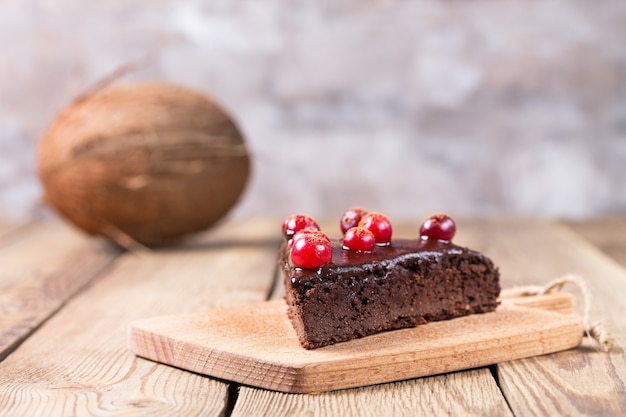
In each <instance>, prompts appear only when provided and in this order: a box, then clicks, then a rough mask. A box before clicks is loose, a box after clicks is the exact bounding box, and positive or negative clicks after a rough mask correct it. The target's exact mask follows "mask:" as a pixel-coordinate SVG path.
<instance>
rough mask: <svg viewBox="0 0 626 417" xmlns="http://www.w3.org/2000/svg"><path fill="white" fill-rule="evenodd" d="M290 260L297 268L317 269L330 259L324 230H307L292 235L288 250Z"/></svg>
mask: <svg viewBox="0 0 626 417" xmlns="http://www.w3.org/2000/svg"><path fill="white" fill-rule="evenodd" d="M290 257H291V262H292V263H293V265H294V266H295V267H297V268H304V269H317V268H320V267H322V266H324V265H326V264H328V263H330V261H331V260H332V257H333V250H332V247H331V245H330V239H329V238H328V236H326V234H325V233H324V232H321V231H319V230H309V231H307V232H300V233H298V234H297V235H296V236H294V239H293V243H292V245H291V250H290Z"/></svg>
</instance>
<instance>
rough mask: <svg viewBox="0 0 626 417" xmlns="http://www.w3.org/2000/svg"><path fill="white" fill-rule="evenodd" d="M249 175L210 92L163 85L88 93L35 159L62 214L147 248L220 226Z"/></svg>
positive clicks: (229, 123)
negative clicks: (132, 240) (204, 92)
mask: <svg viewBox="0 0 626 417" xmlns="http://www.w3.org/2000/svg"><path fill="white" fill-rule="evenodd" d="M249 171H250V160H249V155H248V152H247V148H246V145H245V142H244V139H243V136H242V134H241V132H240V130H239V129H238V127H237V126H236V124H235V123H234V121H233V120H232V119H231V118H230V117H229V115H228V114H227V113H226V112H225V111H224V110H223V109H221V108H220V106H219V105H218V104H217V103H215V102H214V101H213V100H211V99H210V98H208V97H207V96H205V95H203V94H200V93H198V92H194V91H192V90H189V89H186V88H182V87H178V86H172V85H168V84H163V83H150V84H138V85H127V86H118V87H114V88H109V89H104V90H100V91H96V92H94V93H92V94H90V95H88V96H84V97H81V99H80V100H77V101H76V102H74V103H73V104H72V105H70V106H69V107H68V108H66V109H65V110H63V111H62V112H61V113H60V114H59V116H58V117H57V118H56V120H55V121H54V122H53V124H52V126H51V127H50V129H49V130H48V131H47V133H46V134H45V135H44V137H43V138H42V140H41V142H40V146H39V153H38V173H39V177H40V179H41V182H42V185H43V188H44V191H45V199H46V201H47V202H48V203H49V204H50V205H51V206H52V207H54V208H55V209H56V210H57V211H58V212H59V213H60V214H61V215H62V216H64V217H65V218H67V219H68V220H70V221H71V222H72V223H74V224H75V225H76V226H78V227H79V228H81V229H82V230H84V231H85V232H87V233H90V234H96V235H103V236H106V237H108V238H110V239H112V240H115V241H119V240H120V237H123V238H124V239H128V238H130V239H134V240H135V241H136V242H139V243H141V244H143V245H147V246H154V245H160V244H164V243H169V242H171V241H172V240H174V239H177V238H179V237H181V236H184V235H187V234H189V233H194V232H198V231H200V230H203V229H206V228H208V227H210V226H211V225H213V224H214V223H216V222H217V221H219V220H220V219H221V218H223V217H224V216H225V215H226V214H227V213H228V211H229V210H230V209H231V208H232V207H233V206H234V205H235V204H236V202H237V201H238V199H239V198H240V196H241V194H242V192H243V190H244V187H245V184H246V182H247V179H248V176H249ZM118 243H119V242H118Z"/></svg>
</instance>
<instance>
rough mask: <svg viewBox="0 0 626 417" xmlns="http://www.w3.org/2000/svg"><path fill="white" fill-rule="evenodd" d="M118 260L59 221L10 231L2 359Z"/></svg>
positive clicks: (1, 285) (0, 295)
mask: <svg viewBox="0 0 626 417" xmlns="http://www.w3.org/2000/svg"><path fill="white" fill-rule="evenodd" d="M118 255H119V252H118V251H116V250H113V249H112V248H110V247H107V246H105V245H103V244H102V242H100V241H96V240H93V239H90V238H88V237H85V236H84V235H82V234H80V233H78V232H76V231H74V230H72V229H70V228H69V227H67V226H65V225H62V224H60V223H56V222H55V223H35V224H32V225H28V226H24V227H19V228H17V229H11V230H10V231H9V230H8V229H5V233H3V234H2V235H1V240H0V360H2V359H4V357H6V356H7V355H8V354H9V353H10V352H11V351H12V350H13V349H14V348H15V347H16V346H17V345H18V344H19V343H20V342H21V341H22V340H23V339H24V338H26V337H27V336H28V335H29V334H30V333H31V332H32V331H33V329H35V328H36V327H37V326H39V325H40V324H41V323H43V322H44V321H45V320H46V319H48V318H49V317H50V316H51V315H52V314H54V313H55V312H56V311H57V310H58V309H59V308H60V307H61V306H62V305H63V303H64V302H66V301H67V300H68V299H69V298H70V297H72V296H73V295H74V294H75V293H76V292H77V291H78V290H80V289H81V288H82V287H84V286H85V285H86V284H88V283H89V282H91V281H92V280H93V279H94V278H95V277H96V276H97V275H98V274H99V273H100V272H101V271H102V270H103V269H105V268H106V267H107V266H109V265H110V264H111V263H112V262H113V261H114V259H115V258H116V257H117V256H118Z"/></svg>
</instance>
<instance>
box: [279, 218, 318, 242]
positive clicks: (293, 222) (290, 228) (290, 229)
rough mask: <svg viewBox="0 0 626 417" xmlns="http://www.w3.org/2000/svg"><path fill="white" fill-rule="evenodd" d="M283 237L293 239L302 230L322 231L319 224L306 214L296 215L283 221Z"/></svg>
mask: <svg viewBox="0 0 626 417" xmlns="http://www.w3.org/2000/svg"><path fill="white" fill-rule="evenodd" d="M282 228H283V235H284V236H285V238H287V239H291V238H292V237H293V235H294V234H296V232H299V231H300V230H302V229H315V230H320V227H319V225H318V224H317V222H316V221H315V220H314V219H313V218H312V217H309V216H307V215H304V214H294V215H292V216H289V217H287V218H286V219H285V220H284V221H283V227H282Z"/></svg>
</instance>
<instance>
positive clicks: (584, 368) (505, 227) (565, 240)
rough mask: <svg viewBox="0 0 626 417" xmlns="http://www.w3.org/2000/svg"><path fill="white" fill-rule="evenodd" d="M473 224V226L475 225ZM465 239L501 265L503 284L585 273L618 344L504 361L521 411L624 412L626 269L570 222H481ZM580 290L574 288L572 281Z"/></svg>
mask: <svg viewBox="0 0 626 417" xmlns="http://www.w3.org/2000/svg"><path fill="white" fill-rule="evenodd" d="M470 228H471V230H469V229H470ZM463 230H465V232H466V233H467V236H466V237H467V241H471V242H472V243H476V242H481V246H483V247H484V248H486V251H487V252H488V253H489V254H490V255H491V256H492V258H493V259H494V261H496V263H497V264H499V265H500V268H501V271H502V273H503V277H504V279H503V281H504V285H514V284H519V285H522V284H545V283H546V282H548V281H549V280H550V279H552V278H556V277H559V276H561V275H563V274H566V273H577V274H580V275H581V276H583V277H584V278H586V281H587V284H588V286H589V288H590V290H591V293H592V295H593V306H592V309H591V316H592V317H595V318H598V319H602V318H604V319H606V321H607V322H608V325H609V327H610V328H612V330H613V333H614V335H615V339H616V344H617V347H616V348H615V349H613V350H612V351H611V352H610V353H605V352H602V351H600V350H598V349H597V347H596V346H595V345H594V344H593V343H591V342H590V341H589V340H586V341H585V342H584V344H583V345H582V346H581V347H580V348H579V349H576V350H572V351H568V352H562V353H558V354H553V355H547V356H543V357H537V358H532V359H526V360H522V361H514V362H508V363H503V364H499V365H498V367H497V370H498V376H499V381H500V384H501V387H502V390H503V392H504V393H505V395H506V397H507V400H508V402H509V404H510V406H511V408H512V410H513V411H514V413H515V414H520V415H570V416H577V415H587V416H588V415H597V416H606V415H626V391H625V388H624V386H625V384H624V381H626V358H625V355H624V343H625V342H626V340H625V335H626V321H625V320H624V319H623V318H624V317H626V302H625V300H626V299H625V297H624V294H626V272H625V270H624V269H623V268H622V267H621V266H620V265H618V264H617V263H616V262H615V261H613V260H612V259H610V258H609V257H607V256H606V254H604V253H602V252H601V251H600V250H598V249H597V248H596V247H594V246H593V245H591V244H590V243H589V241H587V240H585V239H584V238H582V237H581V236H580V235H578V234H576V233H574V232H573V231H572V230H570V229H569V228H567V227H565V226H562V225H556V224H552V223H549V222H541V221H532V222H530V221H525V222H508V221H501V222H479V223H471V224H470V225H467V227H465V229H463ZM566 289H568V290H569V291H572V292H573V293H574V294H577V290H576V288H571V287H568V288H566Z"/></svg>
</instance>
